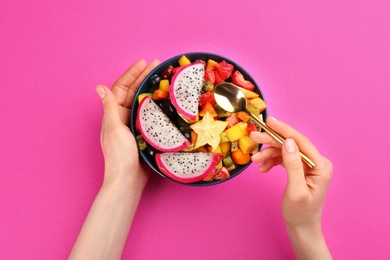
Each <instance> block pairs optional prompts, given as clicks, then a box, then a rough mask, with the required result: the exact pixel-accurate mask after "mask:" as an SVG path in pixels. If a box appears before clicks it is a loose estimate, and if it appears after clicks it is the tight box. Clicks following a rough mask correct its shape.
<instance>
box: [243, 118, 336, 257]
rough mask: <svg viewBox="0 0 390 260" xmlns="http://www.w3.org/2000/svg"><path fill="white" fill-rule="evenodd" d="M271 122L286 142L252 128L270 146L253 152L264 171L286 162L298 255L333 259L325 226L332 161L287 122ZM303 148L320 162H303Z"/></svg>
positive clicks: (285, 199)
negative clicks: (322, 223) (324, 218)
mask: <svg viewBox="0 0 390 260" xmlns="http://www.w3.org/2000/svg"><path fill="white" fill-rule="evenodd" d="M267 125H268V126H269V127H271V128H272V129H273V130H275V131H276V132H277V133H279V134H280V135H282V136H284V137H285V138H286V140H285V142H284V143H283V145H281V144H280V143H279V142H277V141H276V140H274V139H273V138H272V137H271V136H270V135H268V134H267V133H263V132H252V133H251V138H252V139H253V140H254V141H256V142H258V143H263V144H268V145H269V146H268V147H266V148H264V149H263V150H261V151H260V152H258V153H256V154H254V155H252V158H251V159H252V161H253V162H256V163H262V165H261V166H260V167H259V171H260V172H268V171H270V170H271V169H272V168H273V167H275V166H277V165H282V166H283V167H284V168H285V169H286V172H287V186H286V188H285V190H284V193H283V196H282V213H283V218H284V221H285V223H286V228H287V232H288V236H289V238H290V241H291V244H292V247H293V249H294V252H295V255H296V257H297V259H332V255H331V253H330V251H329V249H328V247H327V245H326V242H325V238H324V235H323V232H322V228H321V217H322V211H323V208H324V203H325V199H326V195H327V191H328V187H329V184H330V180H331V177H332V173H333V166H332V163H331V162H330V161H329V160H328V159H327V158H325V157H324V156H322V155H321V154H320V153H319V151H318V150H317V149H316V147H315V146H314V145H313V144H312V143H311V141H310V140H309V139H308V138H307V137H306V136H304V135H303V134H301V133H300V132H298V131H297V130H295V129H293V128H292V127H291V126H289V125H287V124H286V123H284V122H282V121H279V120H276V119H275V118H272V117H269V118H267ZM299 151H302V152H303V153H305V154H306V155H307V156H308V157H309V158H311V159H312V160H313V161H314V162H315V163H316V166H315V167H314V168H310V167H308V166H307V165H306V164H304V163H303V162H302V159H301V157H300V154H299Z"/></svg>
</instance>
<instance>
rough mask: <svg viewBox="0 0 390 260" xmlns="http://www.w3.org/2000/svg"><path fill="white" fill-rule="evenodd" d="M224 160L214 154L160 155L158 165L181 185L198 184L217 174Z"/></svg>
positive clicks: (157, 157)
mask: <svg viewBox="0 0 390 260" xmlns="http://www.w3.org/2000/svg"><path fill="white" fill-rule="evenodd" d="M222 158H223V156H222V155H220V154H213V153H201V152H195V153H159V154H156V164H157V166H158V168H159V169H160V171H161V172H162V173H164V174H165V175H166V176H168V177H170V178H171V179H173V180H176V181H178V182H181V183H193V182H198V181H201V180H203V179H205V178H206V177H208V176H209V175H210V174H212V173H213V172H215V171H216V170H218V169H217V165H218V163H219V162H220V161H221V159H222Z"/></svg>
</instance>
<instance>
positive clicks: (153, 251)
mask: <svg viewBox="0 0 390 260" xmlns="http://www.w3.org/2000/svg"><path fill="white" fill-rule="evenodd" d="M389 14H390V2H389V1H387V0H377V1H371V0H367V1H348V0H328V1H312V0H301V1H286V0H282V1H265V0H247V1H222V0H220V1H209V0H207V1H206V0H199V1H184V0H183V1H161V2H159V1H151V0H142V1H141V0H139V1H123V0H121V1H105V0H102V1H87V0H81V1H80V0H79V1H75V0H67V1H51V0H42V1H23V0H2V1H1V2H0V37H1V38H0V71H1V72H0V73H1V84H2V88H1V101H0V116H1V117H0V119H1V120H0V129H1V130H0V131H1V135H0V174H1V182H0V183H1V188H0V220H1V224H0V259H65V258H66V257H67V256H68V254H69V252H70V250H71V247H72V245H73V243H74V241H75V239H76V237H77V234H78V232H79V230H80V227H81V225H82V223H83V221H84V218H85V216H86V214H87V212H88V210H89V207H90V205H91V203H92V201H93V199H94V196H95V195H96V193H97V191H98V189H99V187H100V184H101V182H102V176H103V160H102V154H101V150H100V144H99V132H100V126H101V117H102V106H101V103H100V100H99V98H98V96H97V95H96V93H95V86H96V85H97V84H107V85H111V84H112V83H113V82H114V81H115V80H116V79H117V78H118V77H119V76H120V74H121V73H122V72H123V71H124V70H125V69H126V68H127V67H128V66H129V65H131V64H132V63H133V62H135V61H136V60H138V59H139V58H145V59H147V60H148V61H151V60H152V59H153V58H158V59H160V60H162V61H163V60H165V59H168V58H169V57H171V56H174V55H177V54H180V53H183V52H189V51H208V52H214V53H217V54H221V55H224V56H227V57H229V58H230V59H232V60H234V61H236V62H237V63H239V64H240V65H242V66H243V67H245V68H246V69H247V70H248V71H249V72H250V73H251V75H252V76H253V77H254V78H255V79H256V80H257V81H258V83H259V84H260V85H261V88H262V90H263V92H264V95H265V97H266V101H267V103H268V106H269V113H270V115H273V116H274V117H276V118H279V119H281V120H283V121H286V122H288V123H290V124H291V125H293V126H294V127H296V128H297V129H299V130H301V131H302V132H303V133H305V134H306V135H308V136H309V137H310V138H311V140H312V141H313V142H314V143H315V144H316V145H317V146H318V148H319V150H320V151H321V152H322V153H323V154H324V155H325V156H327V157H328V158H330V159H331V160H332V161H333V163H334V178H333V180H332V184H331V188H330V191H329V195H328V199H327V202H326V206H325V210H324V217H323V229H324V233H325V235H326V238H327V242H328V245H329V248H330V250H331V251H332V253H333V255H334V257H335V258H336V259H389V258H390V247H389V232H390V220H389V219H390V188H389V187H390V185H389V184H390V174H389V173H390V172H389V169H388V166H387V163H388V162H389V151H390V150H389V145H390V137H389V136H390V135H389V133H390V127H389V126H390V123H389V122H390V120H389V116H390V115H389V112H388V111H389V108H388V103H389V97H390V88H389V80H390V76H389V75H390V70H389V69H390V48H389V46H390V32H389V24H390V18H389ZM257 167H258V165H251V166H250V167H249V168H248V169H247V170H246V171H245V172H244V173H243V174H241V175H240V176H238V177H236V178H234V179H233V180H231V181H229V182H226V183H224V184H221V185H218V186H212V187H207V188H195V187H187V186H183V185H178V184H175V183H173V182H170V181H168V180H165V179H163V178H161V177H159V176H158V175H154V174H153V175H152V177H151V180H150V182H149V184H148V186H147V188H146V190H145V193H144V196H143V198H142V201H141V204H140V206H139V210H138V212H137V215H136V218H135V221H134V225H133V229H132V231H131V234H130V236H129V239H128V243H127V245H126V248H125V250H124V255H123V259H292V258H293V252H292V249H291V246H290V244H289V241H288V238H287V235H286V232H285V228H284V223H283V219H282V217H281V212H280V199H281V195H282V192H283V189H284V187H285V185H286V175H285V172H284V171H283V170H282V169H281V168H277V169H274V170H273V171H272V172H271V173H269V174H266V175H263V174H260V173H258V172H257Z"/></svg>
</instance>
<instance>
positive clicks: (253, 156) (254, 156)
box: [251, 151, 261, 161]
mask: <svg viewBox="0 0 390 260" xmlns="http://www.w3.org/2000/svg"><path fill="white" fill-rule="evenodd" d="M260 153H261V151H260V152H257V153H255V154H254V155H252V156H251V160H252V161H256V159H258V158H259V157H260Z"/></svg>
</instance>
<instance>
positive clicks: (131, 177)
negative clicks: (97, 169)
mask: <svg viewBox="0 0 390 260" xmlns="http://www.w3.org/2000/svg"><path fill="white" fill-rule="evenodd" d="M147 181H148V176H145V175H144V174H122V173H116V174H111V173H110V172H107V171H106V172H105V174H104V180H103V184H102V188H105V189H109V190H113V191H115V193H116V194H117V195H124V196H128V195H130V194H131V195H139V196H141V195H142V192H143V190H144V188H145V186H146V183H147Z"/></svg>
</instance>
